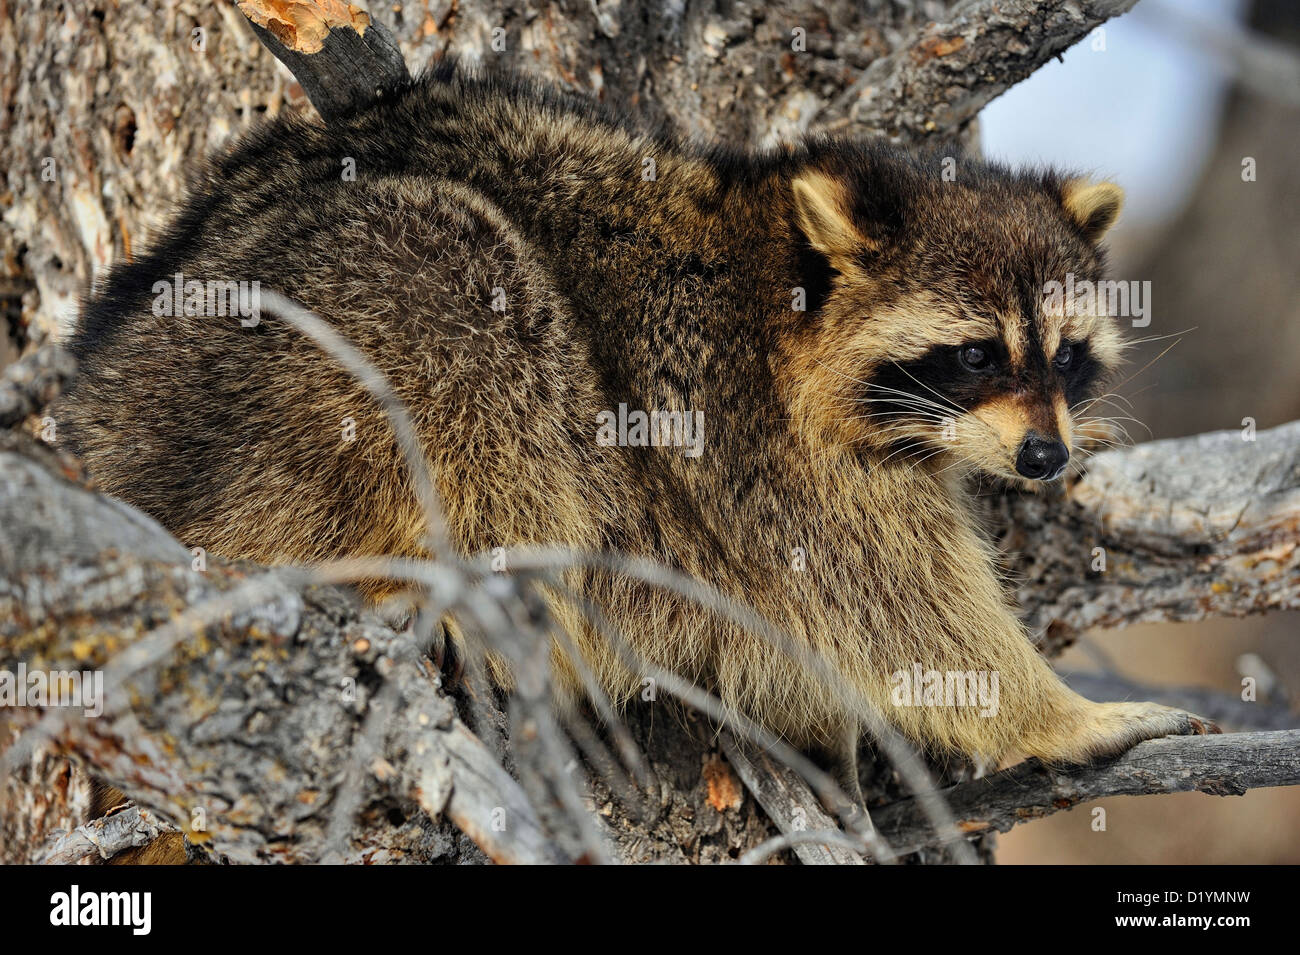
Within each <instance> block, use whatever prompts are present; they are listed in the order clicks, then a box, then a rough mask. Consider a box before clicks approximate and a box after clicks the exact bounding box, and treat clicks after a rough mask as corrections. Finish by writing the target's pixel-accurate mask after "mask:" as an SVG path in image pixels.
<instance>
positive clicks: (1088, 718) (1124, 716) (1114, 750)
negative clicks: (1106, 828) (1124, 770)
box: [1028, 703, 1223, 763]
mask: <svg viewBox="0 0 1300 955" xmlns="http://www.w3.org/2000/svg"><path fill="white" fill-rule="evenodd" d="M1221 732H1223V731H1222V730H1221V729H1219V726H1218V724H1216V723H1215V722H1214V721H1213V720H1207V719H1205V718H1204V717H1202V716H1197V715H1196V714H1195V713H1189V712H1187V711H1186V710H1180V709H1176V708H1174V707H1171V706H1161V705H1160V704H1159V703H1093V704H1091V705H1090V706H1089V707H1088V708H1087V709H1085V710H1083V711H1082V713H1081V715H1080V717H1079V719H1078V720H1077V721H1075V722H1074V725H1072V726H1069V727H1065V728H1063V731H1062V732H1061V733H1059V734H1050V735H1048V736H1047V737H1046V738H1043V739H1039V740H1037V741H1035V744H1033V745H1031V746H1030V748H1029V750H1028V752H1029V755H1031V756H1037V757H1038V758H1039V759H1041V760H1043V761H1044V762H1048V763H1087V762H1091V761H1092V760H1094V759H1100V758H1102V757H1105V756H1115V755H1118V754H1120V753H1123V752H1126V751H1127V750H1129V749H1132V748H1133V747H1134V746H1136V745H1137V744H1138V743H1141V742H1143V741H1145V740H1149V739H1160V738H1161V737H1164V736H1204V735H1206V734H1207V733H1221Z"/></svg>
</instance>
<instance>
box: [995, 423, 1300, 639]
mask: <svg viewBox="0 0 1300 955" xmlns="http://www.w3.org/2000/svg"><path fill="white" fill-rule="evenodd" d="M1247 434H1248V436H1249V437H1250V438H1251V440H1243V432H1238V431H1216V432H1213V433H1211V434H1200V435H1195V436H1193V437H1189V438H1176V439H1172V440H1167V441H1153V442H1151V443H1149V444H1141V445H1138V446H1136V447H1133V448H1127V449H1124V450H1120V451H1111V452H1107V453H1105V454H1099V455H1097V456H1096V457H1094V458H1093V459H1092V460H1091V462H1090V463H1089V467H1088V473H1087V475H1086V476H1085V477H1084V478H1083V479H1082V480H1080V481H1079V482H1078V483H1076V484H1075V485H1074V486H1073V487H1072V488H1070V490H1069V493H1068V495H1067V496H1066V497H1065V499H1064V500H1060V499H1052V498H1048V497H1039V496H1033V495H1021V496H1007V497H1003V498H999V499H997V500H996V502H995V505H994V509H995V513H996V518H997V519H998V520H999V521H1000V522H1001V523H1002V524H1003V526H1005V527H1006V528H1007V530H1006V533H1005V534H1004V538H1003V542H1004V545H1005V547H1006V549H1007V550H1008V551H1010V552H1012V553H1015V554H1017V555H1018V556H1016V557H1014V558H1013V559H1012V563H1011V567H1012V570H1013V571H1014V572H1015V573H1016V574H1018V575H1019V576H1020V577H1021V578H1022V580H1023V583H1022V584H1021V585H1020V587H1019V588H1018V589H1017V591H1016V598H1017V601H1018V602H1019V604H1020V606H1021V607H1022V608H1023V611H1024V615H1025V620H1026V622H1027V624H1028V625H1029V627H1030V629H1031V630H1032V631H1033V632H1034V633H1036V634H1039V635H1042V636H1043V637H1044V638H1045V645H1046V647H1047V648H1048V649H1049V650H1056V649H1059V648H1060V646H1062V645H1064V644H1066V643H1069V642H1071V641H1072V640H1073V639H1074V637H1075V636H1076V635H1077V633H1078V632H1079V631H1081V630H1086V629H1087V628H1089V627H1121V626H1126V625H1128V624H1131V623H1148V622H1154V621H1161V620H1178V621H1188V620H1202V619H1204V618H1206V617H1212V616H1233V617H1239V616H1245V615H1247V614H1255V613H1263V612H1265V611H1271V610H1295V609H1298V608H1300V549H1298V546H1297V545H1300V422H1292V423H1290V424H1286V425H1282V426H1281V427H1278V428H1273V429H1272V430H1269V431H1260V432H1258V433H1247ZM1094 568H1095V569H1094Z"/></svg>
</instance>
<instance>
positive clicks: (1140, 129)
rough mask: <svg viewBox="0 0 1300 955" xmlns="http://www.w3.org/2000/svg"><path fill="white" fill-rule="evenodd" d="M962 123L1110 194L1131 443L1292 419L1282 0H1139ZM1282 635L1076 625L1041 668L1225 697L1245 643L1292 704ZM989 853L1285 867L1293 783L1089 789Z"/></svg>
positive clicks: (1049, 859)
mask: <svg viewBox="0 0 1300 955" xmlns="http://www.w3.org/2000/svg"><path fill="white" fill-rule="evenodd" d="M980 119H981V129H980V131H981V135H982V139H983V148H984V152H985V154H986V155H987V156H989V157H991V158H997V159H1001V160H1005V161H1008V162H1011V163H1013V164H1018V163H1036V162H1051V163H1054V164H1058V165H1062V166H1066V167H1069V166H1073V167H1075V168H1077V169H1081V170H1084V171H1088V172H1092V173H1095V174H1097V175H1099V176H1102V177H1104V178H1108V179H1112V180H1114V181H1115V182H1118V183H1119V184H1120V185H1121V186H1123V187H1124V189H1125V191H1126V193H1127V203H1126V207H1125V211H1124V214H1123V216H1122V217H1121V219H1120V222H1119V225H1118V226H1117V227H1116V228H1115V230H1114V231H1113V232H1112V233H1111V236H1110V242H1111V252H1112V263H1113V274H1114V277H1115V278H1118V279H1125V280H1137V281H1150V282H1151V296H1152V298H1151V324H1150V326H1149V327H1146V328H1143V329H1141V330H1134V331H1133V332H1132V333H1131V337H1141V338H1147V337H1154V338H1159V340H1157V341H1153V342H1150V343H1148V344H1146V345H1142V346H1139V347H1138V348H1137V349H1136V351H1135V354H1134V356H1133V360H1132V362H1131V363H1130V366H1129V372H1137V371H1138V370H1139V369H1141V368H1142V367H1143V366H1144V365H1146V364H1147V363H1148V362H1150V361H1152V360H1153V359H1156V358H1157V356H1160V357H1159V358H1158V360H1156V361H1155V362H1154V364H1152V365H1151V367H1150V368H1148V369H1147V370H1146V371H1143V372H1141V373H1140V374H1138V375H1137V376H1136V377H1134V378H1133V380H1132V381H1131V382H1129V383H1128V384H1127V385H1126V386H1125V387H1123V388H1121V389H1120V392H1121V393H1122V394H1125V395H1127V396H1128V397H1129V398H1130V399H1131V400H1132V402H1133V411H1132V412H1131V414H1132V416H1133V417H1134V418H1137V419H1138V420H1139V421H1141V422H1143V423H1144V424H1145V426H1146V427H1141V426H1139V425H1136V424H1134V423H1132V422H1127V424H1128V425H1129V428H1130V433H1131V434H1132V437H1133V439H1134V440H1135V441H1142V440H1147V439H1149V438H1152V437H1154V438H1167V437H1174V436H1178V435H1186V434H1195V433H1198V432H1202V431H1213V430H1219V429H1225V428H1228V429H1240V428H1241V427H1242V419H1244V418H1247V417H1249V418H1253V419H1255V422H1256V424H1257V427H1258V428H1260V429H1264V428H1269V427H1273V426H1274V425H1278V424H1282V423H1284V422H1287V421H1291V420H1293V419H1295V418H1297V417H1300V175H1298V174H1297V173H1300V168H1298V167H1297V161H1298V160H1300V151H1298V148H1297V147H1300V3H1295V2H1292V0H1268V2H1255V3H1251V2H1247V0H1177V2H1174V0H1143V2H1142V3H1139V4H1138V5H1137V7H1135V8H1134V9H1133V11H1132V12H1130V13H1128V14H1125V15H1124V16H1122V17H1118V18H1116V19H1114V20H1111V21H1109V22H1108V23H1106V24H1105V25H1104V26H1103V27H1101V28H1099V32H1095V33H1094V34H1093V36H1091V37H1089V39H1087V40H1085V41H1084V42H1083V43H1080V44H1078V45H1077V46H1075V47H1073V48H1072V49H1071V50H1069V51H1068V52H1067V53H1066V54H1065V56H1064V57H1063V59H1062V60H1060V61H1057V62H1053V63H1050V64H1048V65H1047V66H1045V67H1044V68H1042V69H1041V70H1039V71H1038V72H1037V73H1036V74H1034V75H1033V76H1032V77H1030V78H1029V79H1028V80H1027V81H1025V82H1024V83H1021V84H1020V85H1019V86H1016V87H1013V88H1012V89H1011V90H1009V91H1008V92H1007V93H1005V94H1004V95H1003V96H1001V97H1000V98H998V99H996V100H994V101H993V102H992V103H991V104H989V106H987V107H986V108H985V109H984V111H983V112H982V113H981V116H980ZM1248 160H1254V172H1255V176H1254V179H1253V181H1249V180H1248V179H1245V180H1244V179H1243V169H1244V168H1246V167H1244V166H1243V163H1247V162H1248ZM1165 336H1172V337H1165ZM1170 346H1172V347H1170ZM1162 352H1163V355H1161V353H1162ZM1148 429H1149V431H1148ZM1298 631H1300V614H1278V615H1274V616H1269V617H1258V618H1248V619H1243V620H1225V619H1216V620H1211V621H1206V622H1203V623H1196V624H1168V625H1144V626H1136V627H1131V628H1128V629H1125V630H1117V631H1108V632H1099V633H1094V634H1089V635H1088V637H1087V638H1086V643H1087V645H1084V646H1076V647H1074V648H1072V649H1071V650H1070V651H1068V652H1067V653H1066V654H1065V655H1064V656H1063V657H1062V658H1061V659H1060V660H1059V661H1058V666H1059V667H1060V668H1061V669H1065V670H1069V669H1073V670H1083V671H1089V670H1097V669H1099V660H1104V661H1105V667H1107V668H1111V669H1113V670H1117V671H1118V672H1119V673H1121V674H1122V675H1124V676H1126V677H1129V678H1131V679H1133V680H1135V681H1137V682H1139V683H1145V684H1154V685H1161V684H1174V685H1187V686H1201V687H1206V688H1211V689H1217V690H1221V691H1224V692H1227V693H1240V689H1241V675H1240V673H1239V670H1238V660H1239V658H1240V657H1241V655H1242V654H1244V653H1247V652H1253V653H1256V654H1258V656H1259V657H1261V658H1262V660H1263V661H1264V663H1266V664H1267V665H1268V666H1269V668H1271V669H1272V670H1273V672H1274V673H1275V674H1276V676H1277V679H1278V684H1279V689H1278V690H1276V691H1275V693H1274V697H1275V701H1276V700H1277V698H1278V697H1283V696H1285V695H1286V688H1290V689H1291V691H1292V695H1291V699H1293V700H1294V699H1295V696H1294V692H1295V691H1297V690H1300V640H1297V636H1298ZM1096 806H1102V807H1104V808H1105V809H1106V813H1107V815H1106V824H1107V827H1106V830H1105V831H1093V828H1092V822H1093V816H1092V810H1093V808H1094V807H1096ZM998 859H999V861H1000V862H1003V863H1012V864H1014V863H1073V862H1089V863H1091V862H1096V863H1101V862H1105V863H1153V862H1168V863H1297V862H1300V789H1295V788H1290V789H1268V790H1254V791H1252V792H1249V793H1247V794H1246V795H1245V796H1241V797H1216V796H1206V795H1203V794H1200V793H1184V794H1179V795H1174V796H1158V797H1150V796H1144V797H1119V798H1115V799H1109V800H1102V801H1099V802H1096V803H1089V804H1087V805H1085V806H1083V807H1080V808H1078V809H1076V810H1073V811H1071V812H1063V813H1058V814H1057V815H1054V816H1050V817H1048V818H1047V819H1044V820H1040V821H1037V822H1031V823H1027V824H1024V825H1021V826H1019V827H1017V828H1016V829H1014V830H1012V831H1011V832H1010V833H1008V834H1006V835H1004V836H1002V837H1001V838H1000V841H999V852H998Z"/></svg>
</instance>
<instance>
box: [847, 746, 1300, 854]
mask: <svg viewBox="0 0 1300 955" xmlns="http://www.w3.org/2000/svg"><path fill="white" fill-rule="evenodd" d="M1295 785H1300V729H1294V730H1278V731H1275V732H1268V733H1233V734H1223V735H1219V736H1173V737H1168V738H1166V739H1156V740H1149V741H1147V742H1145V743H1141V744H1139V745H1137V746H1135V747H1134V748H1133V749H1131V750H1129V751H1128V752H1127V753H1125V754H1124V755H1123V756H1120V757H1119V758H1117V759H1115V760H1112V761H1110V762H1107V763H1101V764H1098V765H1094V766H1087V767H1082V768H1077V769H1070V770H1057V769H1052V768H1049V767H1047V766H1044V765H1043V764H1042V763H1040V762H1039V761H1038V760H1036V759H1034V760H1029V761H1027V762H1024V763H1021V764H1019V765H1017V766H1013V767H1011V768H1010V769H1006V770H1003V771H1002V772H999V773H994V774H993V775H992V776H988V777H985V778H984V779H977V780H975V781H973V782H969V783H961V784H960V785H957V786H953V787H951V788H949V789H945V790H943V796H944V798H945V799H946V800H947V802H948V804H949V805H950V806H951V807H952V810H953V813H954V814H955V815H956V817H957V819H958V824H959V826H960V827H961V828H962V829H963V830H964V831H966V832H970V833H972V834H978V833H982V832H987V831H989V830H997V831H998V832H1006V831H1007V830H1009V829H1010V828H1011V827H1012V826H1015V825H1017V824H1019V823H1022V822H1027V821H1029V820H1030V819H1040V818H1042V817H1043V816H1050V815H1051V814H1052V813H1054V812H1060V811H1061V810H1062V809H1070V808H1072V807H1074V806H1077V805H1079V804H1080V803H1085V802H1090V801H1091V800H1094V799H1101V798H1102V797H1103V796H1145V795H1154V794H1158V793H1181V792H1192V791H1196V792H1203V793H1208V794H1210V795H1212V796H1240V795H1241V794H1242V793H1244V792H1246V791H1247V790H1248V789H1256V788H1259V787H1266V786H1295ZM872 818H873V819H874V820H875V822H876V827H877V828H878V829H879V831H880V834H881V835H882V836H883V837H884V838H885V839H887V840H889V843H890V845H892V846H894V848H895V849H896V850H897V851H898V852H904V853H905V852H912V851H915V850H916V849H919V848H921V847H923V846H925V845H929V844H931V843H932V842H933V837H932V836H931V830H930V827H929V825H928V823H927V822H926V821H925V817H924V814H923V813H922V812H921V811H920V809H919V807H918V806H917V805H916V800H915V799H905V800H902V801H900V802H897V803H894V804H892V805H889V806H884V807H882V808H880V809H876V810H873V811H872Z"/></svg>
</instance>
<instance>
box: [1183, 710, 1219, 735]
mask: <svg viewBox="0 0 1300 955" xmlns="http://www.w3.org/2000/svg"><path fill="white" fill-rule="evenodd" d="M1187 725H1188V727H1189V728H1190V730H1191V732H1189V733H1185V734H1183V735H1185V736H1214V735H1218V734H1220V733H1222V732H1223V729H1222V727H1220V726H1219V724H1218V723H1216V722H1214V720H1207V719H1206V718H1205V717H1203V716H1197V715H1196V714H1195V713H1188V714H1187Z"/></svg>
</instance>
